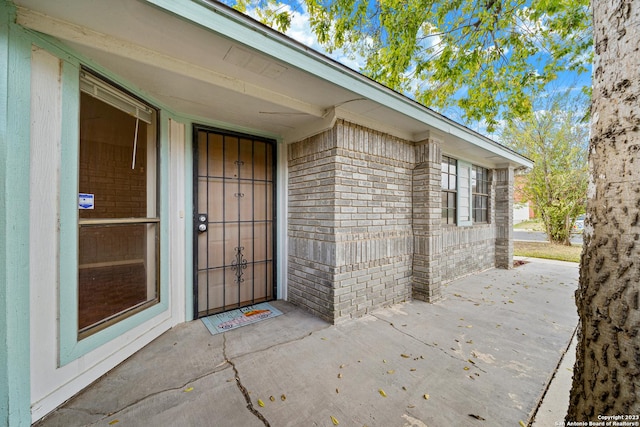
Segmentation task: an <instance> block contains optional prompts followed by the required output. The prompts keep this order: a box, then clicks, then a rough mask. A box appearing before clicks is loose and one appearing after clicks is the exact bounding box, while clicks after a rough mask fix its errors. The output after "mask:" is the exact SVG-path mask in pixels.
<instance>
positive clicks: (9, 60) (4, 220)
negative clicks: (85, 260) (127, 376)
mask: <svg viewBox="0 0 640 427" xmlns="http://www.w3.org/2000/svg"><path fill="white" fill-rule="evenodd" d="M14 21H15V7H14V6H13V5H12V4H9V3H7V2H5V1H2V2H0V235H1V236H2V238H0V339H1V340H2V341H1V342H0V425H5V426H29V425H31V388H30V382H31V381H30V354H29V351H30V344H29V334H30V333H29V153H30V148H29V147H30V119H29V117H30V112H31V102H30V98H31V73H30V65H31V62H30V61H31V44H30V43H29V40H28V39H27V38H26V37H25V36H24V33H23V32H22V30H21V28H20V27H18V26H16V25H15V24H14Z"/></svg>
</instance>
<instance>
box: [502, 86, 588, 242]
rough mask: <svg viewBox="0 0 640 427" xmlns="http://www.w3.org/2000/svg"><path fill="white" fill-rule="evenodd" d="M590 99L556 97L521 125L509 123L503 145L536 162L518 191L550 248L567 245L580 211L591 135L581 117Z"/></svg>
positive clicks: (560, 95) (504, 132)
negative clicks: (529, 204) (539, 220)
mask: <svg viewBox="0 0 640 427" xmlns="http://www.w3.org/2000/svg"><path fill="white" fill-rule="evenodd" d="M587 109H588V98H587V97H585V96H584V95H578V96H571V94H570V93H558V94H557V95H556V96H555V97H553V98H551V99H549V100H548V105H546V106H545V107H544V108H541V109H540V110H539V111H537V112H536V113H535V114H531V115H529V116H528V118H527V119H525V120H519V119H518V120H512V121H510V122H509V124H508V125H507V126H506V127H505V128H504V130H503V132H502V135H501V139H502V142H503V143H505V144H507V145H508V146H510V147H511V148H513V149H515V150H517V151H519V152H520V153H522V154H524V155H525V156H527V157H529V158H530V159H531V160H533V161H534V162H535V164H534V167H533V169H532V170H531V171H530V172H529V173H528V174H527V175H526V177H525V179H524V185H523V186H522V188H521V189H520V190H516V191H520V192H521V193H522V195H523V196H524V199H525V200H528V201H530V202H533V203H534V205H535V207H534V209H535V210H536V213H537V214H538V215H540V216H541V218H542V220H543V222H544V224H545V228H546V233H547V235H548V237H549V239H550V240H551V241H552V242H554V243H563V244H569V238H570V233H571V228H572V226H573V221H574V220H575V218H576V217H577V216H578V215H579V214H581V213H583V212H584V208H585V205H586V193H587V144H588V138H589V131H588V128H587V126H586V124H585V123H584V122H583V120H582V118H583V116H584V113H583V111H585V110H587Z"/></svg>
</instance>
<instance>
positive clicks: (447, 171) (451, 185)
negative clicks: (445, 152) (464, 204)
mask: <svg viewBox="0 0 640 427" xmlns="http://www.w3.org/2000/svg"><path fill="white" fill-rule="evenodd" d="M457 187H458V179H457V161H456V159H453V158H451V157H447V156H442V223H443V224H456V206H457Z"/></svg>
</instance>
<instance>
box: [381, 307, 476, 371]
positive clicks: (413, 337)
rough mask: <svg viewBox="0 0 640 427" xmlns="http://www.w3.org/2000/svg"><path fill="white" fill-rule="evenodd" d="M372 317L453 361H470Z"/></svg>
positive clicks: (390, 323) (384, 320) (391, 323)
mask: <svg viewBox="0 0 640 427" xmlns="http://www.w3.org/2000/svg"><path fill="white" fill-rule="evenodd" d="M371 316H373V317H375V318H376V319H378V320H382V321H383V322H386V323H388V324H389V325H390V326H391V327H392V328H393V329H395V330H396V331H398V332H400V333H401V334H403V335H406V336H408V337H410V338H412V339H413V340H415V341H417V342H419V343H420V344H423V345H426V346H427V347H430V348H435V349H436V350H439V351H441V352H442V353H444V354H446V355H447V356H449V357H450V358H452V359H455V360H458V361H460V362H468V361H469V360H468V359H463V358H461V357H458V356H456V355H453V354H451V353H449V352H448V351H447V350H445V349H444V348H442V347H440V346H438V345H433V344H429V343H428V342H425V341H422V340H421V339H420V338H418V337H416V336H415V335H411V334H410V333H408V332H406V331H403V330H402V329H398V327H397V326H396V325H394V324H393V322H389V321H388V320H386V319H383V318H380V317H378V316H376V315H375V314H371ZM472 365H473V366H474V367H475V368H476V369H477V370H479V371H480V372H483V373H485V374H486V373H487V371H485V370H484V369H482V368H480V367H479V366H478V365H476V364H475V363H472Z"/></svg>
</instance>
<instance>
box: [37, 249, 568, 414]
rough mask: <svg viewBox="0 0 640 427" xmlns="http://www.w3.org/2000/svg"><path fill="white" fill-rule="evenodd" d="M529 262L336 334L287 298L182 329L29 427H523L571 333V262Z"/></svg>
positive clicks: (358, 321)
mask: <svg viewBox="0 0 640 427" xmlns="http://www.w3.org/2000/svg"><path fill="white" fill-rule="evenodd" d="M527 261H529V262H528V263H527V264H524V265H522V266H519V267H516V268H514V269H512V270H497V269H492V270H489V271H486V272H483V273H480V274H476V275H472V276H468V277H465V278H463V279H460V280H456V281H454V282H452V283H450V284H448V285H447V286H445V288H444V295H443V299H442V300H441V301H439V302H437V303H435V304H427V303H423V302H419V301H413V302H408V303H405V304H399V305H396V306H393V307H390V308H387V309H382V310H378V311H375V312H373V313H372V314H370V315H368V316H365V317H363V318H360V319H355V320H351V321H346V322H343V323H341V324H338V325H335V326H332V325H329V324H327V323H325V322H323V321H322V320H320V319H318V318H316V317H313V316H311V315H309V314H307V313H306V312H304V311H302V310H300V309H298V308H296V307H295V306H293V305H291V304H288V303H286V302H282V301H276V302H273V303H272V304H273V305H274V306H276V307H277V308H278V309H280V310H281V311H282V312H283V313H284V315H282V316H279V317H276V318H273V319H269V320H266V321H262V322H259V323H256V324H253V325H249V326H245V327H242V328H239V329H236V330H232V331H230V332H226V333H224V334H218V335H213V336H212V335H210V333H209V332H208V330H207V329H206V328H205V326H204V325H203V324H202V322H201V321H194V322H189V323H187V324H183V325H180V326H178V327H176V328H174V329H172V330H171V331H169V332H167V333H165V334H164V335H162V336H161V337H160V338H158V339H157V340H155V341H154V342H152V343H151V344H150V345H148V346H147V347H146V348H144V349H143V350H142V351H140V352H138V353H137V354H135V355H134V356H133V357H131V358H130V359H129V360H127V361H126V362H125V363H123V364H122V365H120V366H119V367H117V368H116V369H114V370H113V371H112V372H110V373H109V374H107V375H106V376H104V377H103V378H102V379H101V380H99V381H98V382H96V383H95V384H94V385H92V386H91V387H89V388H88V389H86V390H85V391H84V392H82V393H81V394H79V395H78V396H76V397H75V398H74V399H72V400H71V401H69V402H68V403H67V404H66V405H64V406H63V407H61V408H59V409H58V410H57V411H55V412H54V413H52V414H50V415H49V416H48V417H46V418H45V419H44V420H42V421H41V422H39V423H38V424H37V425H38V426H43V427H44V426H80V425H91V426H94V425H95V426H106V425H117V426H149V425H153V426H229V427H244V426H265V425H268V426H269V425H270V426H274V427H276V426H301V425H304V426H333V425H334V424H336V423H339V425H340V426H358V427H362V426H369V427H374V426H382V427H393V426H416V427H424V426H429V427H439V426H518V425H519V423H520V421H522V423H524V424H525V425H527V424H529V423H531V422H532V421H533V418H534V415H535V413H536V410H537V408H538V405H539V403H540V401H541V399H542V396H543V395H544V393H545V390H546V389H547V387H548V385H549V383H550V381H551V379H552V377H553V375H554V372H555V371H556V368H557V366H558V362H559V361H560V359H561V358H562V356H563V354H564V352H565V351H566V349H567V346H568V345H569V343H570V341H571V338H572V335H573V332H574V330H575V327H576V324H577V322H578V317H577V313H576V310H575V304H574V300H573V293H574V291H575V289H576V287H577V280H578V266H577V264H572V263H563V262H556V261H544V260H538V259H529V260H527ZM559 393H560V394H562V393H567V401H568V389H567V390H563V388H562V387H561V388H560V391H559ZM553 399H555V397H553ZM259 400H260V402H261V403H262V404H263V405H264V406H261V405H260V404H259V403H260V402H259ZM546 415H547V416H550V417H551V418H550V419H553V416H554V414H546ZM563 417H564V414H563V413H562V414H558V415H557V419H556V420H555V421H562V419H563Z"/></svg>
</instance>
